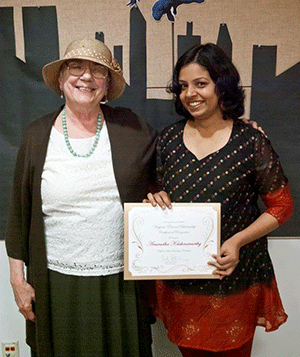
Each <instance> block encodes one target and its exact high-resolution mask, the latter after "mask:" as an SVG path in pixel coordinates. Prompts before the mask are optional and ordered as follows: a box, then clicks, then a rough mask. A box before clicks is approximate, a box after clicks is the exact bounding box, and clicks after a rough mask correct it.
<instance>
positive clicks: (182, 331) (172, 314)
mask: <svg viewBox="0 0 300 357" xmlns="http://www.w3.org/2000/svg"><path fill="white" fill-rule="evenodd" d="M185 124H186V120H182V121H179V122H177V123H175V124H173V125H171V126H169V127H168V128H166V129H165V130H164V131H163V132H162V133H161V135H160V137H159V138H158V144H157V152H158V157H157V171H158V180H159V184H160V187H161V189H163V190H165V191H166V192H167V193H168V194H169V195H170V197H171V200H172V202H220V203H221V241H222V242H224V241H225V240H227V239H228V238H230V237H232V236H233V235H234V234H236V233H237V232H239V231H241V230H243V229H245V228H246V227H247V226H249V225H250V224H251V223H252V222H253V221H255V220H256V219H257V218H258V217H259V216H260V214H261V211H260V209H259V206H258V199H259V196H261V195H266V194H268V193H270V192H276V191H277V190H279V189H280V188H282V187H284V186H286V185H287V178H286V177H285V176H284V173H283V171H282V168H281V165H280V163H279V161H278V156H277V154H276V153H275V151H274V150H273V148H272V146H271V144H270V141H269V140H268V139H267V138H266V137H265V136H264V135H263V134H262V133H260V132H259V131H258V130H256V129H254V128H252V126H250V125H246V124H244V123H243V122H242V121H240V120H237V121H235V122H234V124H233V129H232V133H231V136H230V139H229V141H228V143H227V144H226V145H225V146H224V147H223V148H221V149H220V150H217V151H216V152H214V153H212V154H210V155H208V156H207V157H205V158H203V159H201V160H198V159H197V158H196V157H195V155H194V154H193V153H191V152H190V151H189V150H188V149H187V148H186V147H185V145H184V143H183V131H184V127H185ZM239 259H240V262H239V264H238V265H237V267H236V268H235V270H234V272H233V273H232V274H231V275H230V276H228V277H225V278H224V279H222V280H218V279H195V280H176V281H175V280H173V281H160V282H157V299H158V303H157V307H156V314H157V316H158V317H160V318H162V320H163V321H164V323H165V325H166V327H167V329H168V330H169V338H170V339H171V341H172V342H174V343H176V344H178V345H180V346H184V347H193V348H201V349H207V350H212V351H218V350H226V349H231V348H237V347H239V346H241V345H242V344H243V343H245V342H247V340H249V339H250V338H251V334H253V331H254V329H255V327H256V325H263V326H265V327H266V329H267V330H274V329H276V328H278V326H279V325H280V324H282V323H283V322H284V321H285V320H286V318H287V315H286V314H285V313H284V310H283V307H282V304H281V300H280V297H279V293H278V290H277V285H276V280H275V276H274V271H273V267H272V262H271V260H270V257H269V253H268V250H267V239H266V237H262V238H260V239H258V240H256V241H254V242H252V243H250V244H248V245H246V246H244V247H242V248H241V250H240V258H239ZM216 302H217V303H216ZM270 304H272V306H270ZM229 310H230V311H229ZM183 316H184V317H183ZM207 316H210V318H209V319H208V318H207ZM220 321H221V325H222V329H220V323H219V322H220ZM216 331H218V332H216ZM230 331H231V332H232V331H234V333H233V335H234V336H233V337H232V333H231V332H230ZM206 335H207V336H206ZM205 336H206V337H205Z"/></svg>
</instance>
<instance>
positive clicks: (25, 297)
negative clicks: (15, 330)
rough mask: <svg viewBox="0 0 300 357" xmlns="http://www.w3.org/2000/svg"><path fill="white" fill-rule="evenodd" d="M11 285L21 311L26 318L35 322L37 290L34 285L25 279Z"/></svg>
mask: <svg viewBox="0 0 300 357" xmlns="http://www.w3.org/2000/svg"><path fill="white" fill-rule="evenodd" d="M11 285H12V288H13V292H14V295H15V300H16V303H17V305H18V308H19V312H20V313H21V314H22V315H23V316H24V317H25V319H26V320H30V321H33V322H35V314H34V312H33V303H34V301H35V292H34V289H33V287H32V286H31V285H30V284H28V283H27V281H25V280H23V281H21V282H19V283H12V284H11Z"/></svg>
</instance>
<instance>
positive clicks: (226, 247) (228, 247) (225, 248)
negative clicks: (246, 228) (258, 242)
mask: <svg viewBox="0 0 300 357" xmlns="http://www.w3.org/2000/svg"><path fill="white" fill-rule="evenodd" d="M239 253H240V247H239V245H238V244H237V243H236V242H235V240H234V239H233V238H230V239H228V240H226V241H225V242H224V243H223V244H222V246H221V249H220V254H213V255H212V258H214V259H215V261H209V262H208V264H209V265H213V266H215V267H216V270H215V271H214V272H213V274H218V275H219V276H220V279H223V278H224V277H225V276H229V275H230V274H231V273H232V272H233V271H234V269H235V267H236V266H237V265H238V263H239Z"/></svg>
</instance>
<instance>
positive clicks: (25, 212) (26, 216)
mask: <svg viewBox="0 0 300 357" xmlns="http://www.w3.org/2000/svg"><path fill="white" fill-rule="evenodd" d="M29 143H30V138H29V136H28V134H27V133H26V134H25V136H24V138H23V139H22V142H21V145H20V147H19V151H18V155H17V160H16V166H15V173H14V179H13V191H12V198H11V205H10V211H9V215H8V221H7V230H6V240H5V243H6V250H7V254H8V256H9V257H11V258H15V259H20V260H22V261H24V262H25V264H27V263H28V256H29V255H28V234H29V226H30V207H31V194H30V191H31V190H30V170H29V162H30V158H29Z"/></svg>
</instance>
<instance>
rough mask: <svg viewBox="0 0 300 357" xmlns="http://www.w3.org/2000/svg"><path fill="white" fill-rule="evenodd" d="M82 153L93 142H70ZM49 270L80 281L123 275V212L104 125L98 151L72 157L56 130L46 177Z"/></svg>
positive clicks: (43, 200) (86, 140)
mask: <svg viewBox="0 0 300 357" xmlns="http://www.w3.org/2000/svg"><path fill="white" fill-rule="evenodd" d="M70 142H71V145H72V147H73V149H74V150H75V152H77V153H78V154H85V153H87V152H88V151H89V149H90V147H91V145H92V144H93V142H94V137H91V138H85V139H72V138H70ZM42 210H43V213H44V223H45V235H46V248H47V259H48V268H49V269H51V270H54V271H57V272H60V273H64V274H70V275H81V276H99V275H109V274H115V273H118V272H120V271H122V270H123V247H124V243H123V241H124V237H123V208H122V205H121V202H120V197H119V192H118V189H117V185H116V181H115V176H114V172H113V166H112V158H111V148H110V142H109V137H108V132H107V127H106V125H105V124H104V126H103V128H102V131H101V134H100V140H99V142H98V146H97V148H96V150H95V152H94V153H93V154H92V155H91V156H90V157H88V158H78V157H74V156H73V155H72V154H71V153H70V152H69V151H68V149H67V146H66V143H65V141H64V136H63V135H62V134H61V133H59V132H58V131H57V129H55V128H54V127H53V128H52V131H51V135H50V141H49V145H48V150H47V156H46V162H45V165H44V171H43V174H42Z"/></svg>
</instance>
